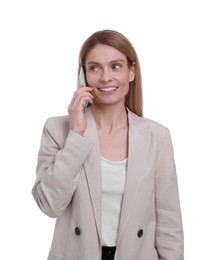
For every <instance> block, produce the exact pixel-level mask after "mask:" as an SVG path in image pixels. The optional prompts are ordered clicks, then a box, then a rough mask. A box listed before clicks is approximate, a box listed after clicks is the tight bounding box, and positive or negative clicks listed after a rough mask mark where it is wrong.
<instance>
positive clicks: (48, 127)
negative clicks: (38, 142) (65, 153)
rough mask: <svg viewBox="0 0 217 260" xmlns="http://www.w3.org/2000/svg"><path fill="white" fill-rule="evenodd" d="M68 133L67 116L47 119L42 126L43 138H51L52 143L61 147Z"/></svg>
mask: <svg viewBox="0 0 217 260" xmlns="http://www.w3.org/2000/svg"><path fill="white" fill-rule="evenodd" d="M69 131H70V128H69V120H68V116H67V115H63V116H55V117H49V118H47V120H46V121H45V124H44V128H43V136H44V137H45V138H46V137H47V138H49V139H50V138H51V139H52V140H53V141H55V142H56V143H58V144H60V146H62V144H63V143H64V141H65V139H66V137H67V136H68V133H69Z"/></svg>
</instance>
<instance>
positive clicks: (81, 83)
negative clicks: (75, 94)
mask: <svg viewBox="0 0 217 260" xmlns="http://www.w3.org/2000/svg"><path fill="white" fill-rule="evenodd" d="M78 83H79V86H87V80H86V77H85V72H84V68H83V66H81V68H80V72H79V81H78ZM83 106H84V111H86V110H87V107H88V101H84V104H83Z"/></svg>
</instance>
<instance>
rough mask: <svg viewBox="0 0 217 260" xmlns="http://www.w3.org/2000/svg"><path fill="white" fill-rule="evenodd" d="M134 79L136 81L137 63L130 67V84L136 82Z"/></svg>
mask: <svg viewBox="0 0 217 260" xmlns="http://www.w3.org/2000/svg"><path fill="white" fill-rule="evenodd" d="M134 79H135V62H133V64H132V66H131V67H130V74H129V82H132V81H134Z"/></svg>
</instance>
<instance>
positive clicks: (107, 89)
mask: <svg viewBox="0 0 217 260" xmlns="http://www.w3.org/2000/svg"><path fill="white" fill-rule="evenodd" d="M98 89H99V90H100V91H102V92H112V91H115V90H116V89H117V87H108V88H98Z"/></svg>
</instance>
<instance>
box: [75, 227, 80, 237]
mask: <svg viewBox="0 0 217 260" xmlns="http://www.w3.org/2000/svg"><path fill="white" fill-rule="evenodd" d="M75 234H76V235H77V236H80V234H81V230H80V228H79V227H76V228H75Z"/></svg>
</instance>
